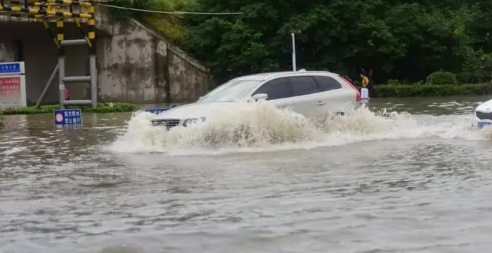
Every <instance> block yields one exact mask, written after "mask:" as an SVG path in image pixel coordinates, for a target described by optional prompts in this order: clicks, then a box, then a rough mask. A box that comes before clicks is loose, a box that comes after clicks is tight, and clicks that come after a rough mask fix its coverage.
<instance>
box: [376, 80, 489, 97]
mask: <svg viewBox="0 0 492 253" xmlns="http://www.w3.org/2000/svg"><path fill="white" fill-rule="evenodd" d="M489 94H492V83H480V84H463V85H452V84H450V85H433V84H401V85H400V84H387V85H374V94H373V95H372V97H445V96H474V95H476V96H479V95H489Z"/></svg>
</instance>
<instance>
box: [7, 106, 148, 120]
mask: <svg viewBox="0 0 492 253" xmlns="http://www.w3.org/2000/svg"><path fill="white" fill-rule="evenodd" d="M57 109H60V105H43V106H41V107H40V108H39V109H37V108H36V107H35V106H28V107H21V108H17V109H7V110H5V111H3V112H1V113H2V114H3V115H22V114H43V113H53V111H54V110H57ZM66 109H82V111H83V112H92V113H113V112H133V111H136V110H138V109H140V107H139V106H138V105H137V104H131V103H113V106H110V105H109V104H108V105H104V104H99V105H98V106H97V107H96V108H92V106H66ZM0 121H1V120H0Z"/></svg>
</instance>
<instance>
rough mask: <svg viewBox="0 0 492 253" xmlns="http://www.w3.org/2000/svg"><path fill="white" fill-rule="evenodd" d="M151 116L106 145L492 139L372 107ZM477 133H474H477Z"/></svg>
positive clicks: (446, 121) (444, 122) (228, 146)
mask: <svg viewBox="0 0 492 253" xmlns="http://www.w3.org/2000/svg"><path fill="white" fill-rule="evenodd" d="M154 117H155V115H154V114H151V113H147V112H137V113H135V114H134V115H133V117H132V118H131V119H130V121H129V122H128V126H127V128H126V131H125V132H124V133H123V134H122V135H121V136H120V137H119V138H118V139H117V140H116V141H115V142H114V143H112V144H111V145H110V147H109V148H110V150H112V151H116V152H132V153H134V152H163V153H168V154H191V153H223V152H234V151H240V152H248V151H260V150H277V149H292V148H312V147H319V146H332V145H345V144H349V143H355V142H362V141H370V140H385V139H409V138H436V137H437V138H448V139H449V138H451V139H452V138H462V139H492V130H491V131H490V134H489V135H488V136H489V137H487V135H484V134H483V133H478V131H476V130H474V129H472V128H471V127H470V126H471V125H470V124H471V121H470V120H471V119H470V118H468V117H466V116H461V117H457V116H452V117H448V118H446V117H430V118H429V117H427V118H425V117H423V118H419V117H418V116H412V115H410V114H405V113H396V112H387V111H386V110H381V111H378V112H372V111H370V110H369V109H368V108H367V107H366V106H362V107H360V108H358V109H357V110H351V111H349V112H348V113H347V114H346V115H343V116H339V115H327V117H326V120H325V121H324V122H322V123H321V124H319V123H318V124H315V123H314V122H312V121H311V120H309V119H307V118H305V117H303V116H302V115H300V114H297V113H294V112H292V111H290V110H285V109H284V110H282V109H279V108H277V107H275V106H273V105H272V104H270V103H267V102H261V101H260V102H256V103H251V102H237V103H231V104H230V105H228V106H226V107H223V108H218V109H216V110H215V111H214V112H213V113H212V114H211V115H210V116H208V117H207V120H206V121H205V122H204V123H202V124H200V125H197V126H192V127H175V128H172V129H171V130H169V131H167V130H165V129H163V128H160V127H152V126H151V123H150V120H151V119H152V118H154ZM477 133H478V134H477Z"/></svg>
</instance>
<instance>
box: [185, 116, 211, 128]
mask: <svg viewBox="0 0 492 253" xmlns="http://www.w3.org/2000/svg"><path fill="white" fill-rule="evenodd" d="M205 119H206V118H205V117H200V118H192V119H186V120H185V121H184V123H183V126H185V127H188V126H191V125H194V124H197V123H201V122H204V121H205Z"/></svg>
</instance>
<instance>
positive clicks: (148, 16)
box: [109, 0, 195, 44]
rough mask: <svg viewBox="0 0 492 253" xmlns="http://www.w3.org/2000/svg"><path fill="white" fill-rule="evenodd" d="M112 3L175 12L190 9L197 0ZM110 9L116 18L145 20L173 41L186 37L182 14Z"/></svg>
mask: <svg viewBox="0 0 492 253" xmlns="http://www.w3.org/2000/svg"><path fill="white" fill-rule="evenodd" d="M111 4H113V5H117V6H121V7H129V8H136V9H146V10H155V11H166V12H173V11H186V10H190V9H191V8H192V7H193V5H194V4H195V0H114V1H113V2H111ZM109 10H110V12H111V14H112V15H113V17H114V18H116V19H132V18H134V19H137V20H140V21H142V22H144V23H145V24H146V25H149V26H151V27H152V28H154V29H155V30H156V31H157V32H159V33H160V34H162V35H163V36H164V37H166V38H167V39H169V40H170V41H171V42H175V43H178V44H179V43H180V42H182V41H183V39H184V37H185V34H186V30H185V27H184V26H183V24H182V20H183V16H182V15H174V14H173V15H169V14H160V13H143V12H138V11H132V10H120V9H111V8H110V9H109Z"/></svg>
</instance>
